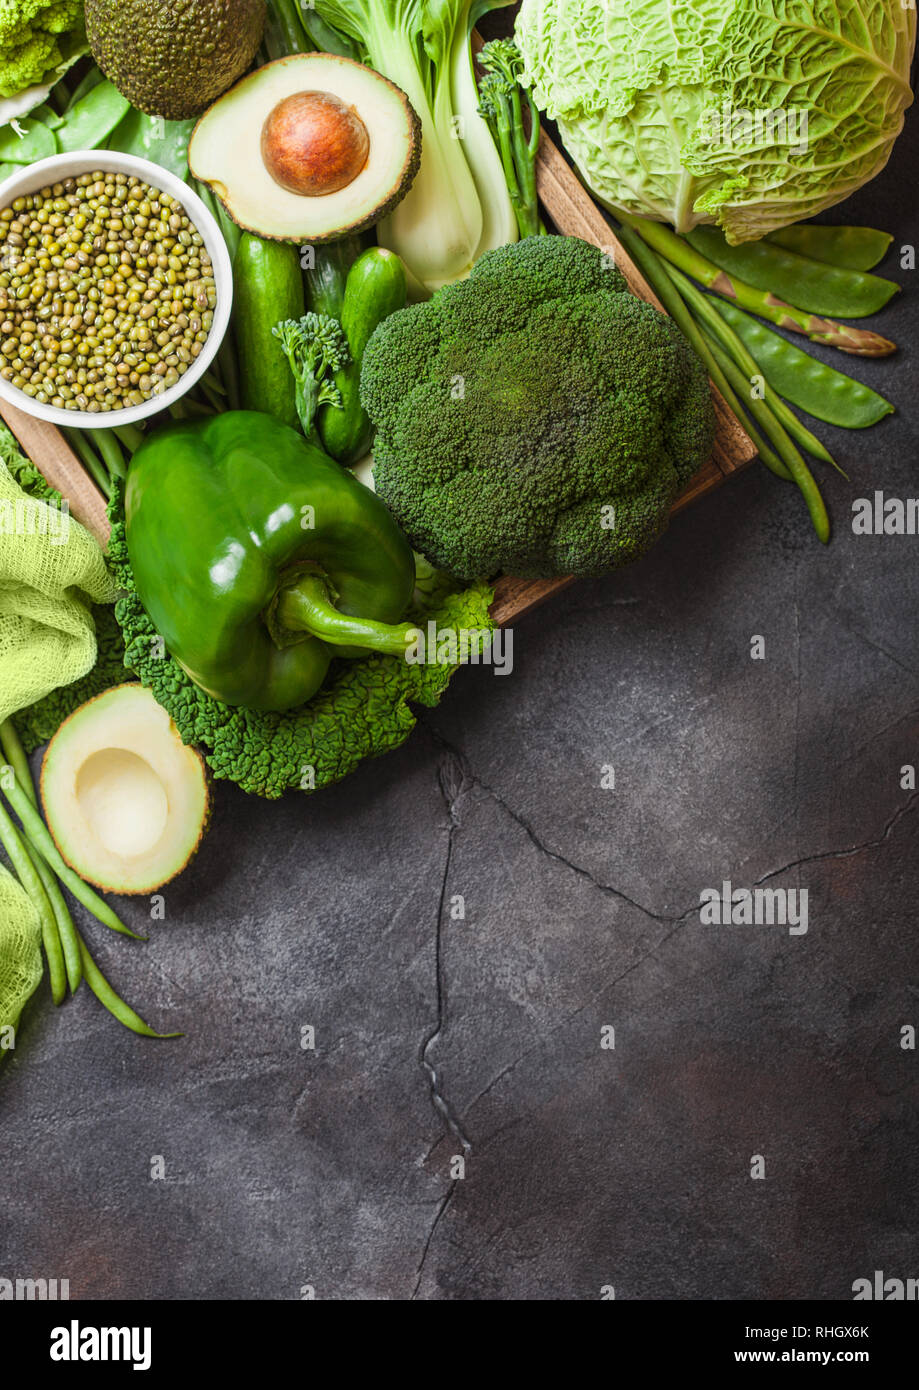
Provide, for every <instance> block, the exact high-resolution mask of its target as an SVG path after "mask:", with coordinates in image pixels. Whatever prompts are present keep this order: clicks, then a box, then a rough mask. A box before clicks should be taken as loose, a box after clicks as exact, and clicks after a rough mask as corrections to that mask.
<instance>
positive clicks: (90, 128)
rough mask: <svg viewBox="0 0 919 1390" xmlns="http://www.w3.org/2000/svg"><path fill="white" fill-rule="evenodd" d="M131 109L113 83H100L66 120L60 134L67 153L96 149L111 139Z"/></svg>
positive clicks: (58, 135) (61, 145)
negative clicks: (119, 123)
mask: <svg viewBox="0 0 919 1390" xmlns="http://www.w3.org/2000/svg"><path fill="white" fill-rule="evenodd" d="M130 105H131V103H130V102H129V101H128V100H127V99H126V98H125V97H123V96H122V95H121V93H120V92H119V91H118V89H117V88H116V87H113V86H112V84H111V82H99V83H98V84H97V85H96V86H95V87H93V89H92V91H90V92H87V94H86V96H85V97H83V99H82V101H78V102H77V104H76V106H74V108H73V109H72V110H71V111H68V112H67V115H66V116H65V117H64V122H63V124H62V125H61V127H60V129H59V130H58V132H57V138H58V143H59V145H60V147H61V150H62V151H63V153H64V154H69V153H70V152H71V151H72V150H92V149H96V147H97V146H99V145H101V144H102V142H103V141H104V140H107V139H108V137H109V136H110V135H111V133H112V131H113V130H114V129H115V127H116V125H118V122H119V121H121V120H122V119H123V118H124V116H125V115H126V114H127V112H128V110H129V108H130Z"/></svg>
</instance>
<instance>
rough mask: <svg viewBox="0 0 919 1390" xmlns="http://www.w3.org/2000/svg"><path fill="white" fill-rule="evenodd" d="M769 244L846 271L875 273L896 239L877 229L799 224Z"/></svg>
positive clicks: (777, 234)
mask: <svg viewBox="0 0 919 1390" xmlns="http://www.w3.org/2000/svg"><path fill="white" fill-rule="evenodd" d="M765 240H766V241H771V242H772V244H773V245H774V246H782V247H784V249H785V250H786V251H794V252H796V253H797V254H798V255H799V256H809V257H810V258H811V260H813V261H825V262H826V264H827V265H835V266H839V267H840V268H841V269H843V270H873V269H874V267H875V266H876V265H877V264H878V263H879V262H880V261H882V260H883V259H884V257H885V256H886V255H887V248H888V247H889V246H890V243H891V242H892V241H893V237H892V236H891V235H890V233H889V232H877V231H875V229H874V228H873V227H822V226H820V225H819V224H818V223H816V222H797V223H795V225H794V226H793V227H783V228H782V230H781V231H780V232H770V233H769V235H768V236H767V237H766V238H765Z"/></svg>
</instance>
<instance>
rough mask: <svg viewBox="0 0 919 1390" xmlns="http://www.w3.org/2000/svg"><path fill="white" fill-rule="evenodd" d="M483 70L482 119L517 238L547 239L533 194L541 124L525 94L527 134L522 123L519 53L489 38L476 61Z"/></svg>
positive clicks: (510, 44)
mask: <svg viewBox="0 0 919 1390" xmlns="http://www.w3.org/2000/svg"><path fill="white" fill-rule="evenodd" d="M478 61H479V63H480V65H481V66H482V67H483V68H484V69H485V74H486V75H485V77H484V78H483V79H482V82H481V86H480V92H481V99H482V104H481V106H480V108H479V112H480V114H481V115H482V116H483V117H484V119H485V120H486V121H487V122H488V128H489V130H490V131H491V134H492V139H493V140H494V142H495V144H496V145H497V148H498V153H499V154H500V156H501V164H502V166H503V168H504V177H505V180H506V182H507V190H508V193H509V194H510V199H511V205H512V206H513V209H514V216H515V217H516V219H517V228H518V230H519V232H520V235H521V237H528V236H540V235H544V234H545V230H546V229H545V227H544V226H543V224H542V221H541V219H540V216H539V200H538V197H537V193H536V164H535V160H536V151H537V150H538V148H539V131H540V121H539V112H538V111H537V109H536V106H535V103H534V101H533V98H532V96H531V94H530V93H529V92H527V102H528V105H529V110H530V134H529V136H528V135H527V133H526V130H525V128H524V123H523V104H522V102H521V99H520V82H519V77H520V73H521V71H522V68H523V59H522V58H521V56H520V50H519V49H518V48H517V45H516V44H515V43H514V41H513V39H493V40H492V41H491V43H487V44H485V46H484V47H483V48H482V50H481V52H480V53H479V56H478Z"/></svg>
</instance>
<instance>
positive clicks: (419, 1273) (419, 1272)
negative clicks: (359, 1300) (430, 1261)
mask: <svg viewBox="0 0 919 1390" xmlns="http://www.w3.org/2000/svg"><path fill="white" fill-rule="evenodd" d="M458 1181H459V1179H458V1178H454V1179H453V1181H452V1182H451V1183H450V1186H449V1187H448V1189H447V1191H446V1192H445V1193H444V1196H443V1200H442V1201H441V1203H440V1205H439V1206H438V1208H437V1211H436V1212H435V1213H434V1220H433V1221H432V1222H431V1229H430V1230H429V1231H428V1237H427V1240H426V1241H425V1242H424V1249H423V1250H422V1252H421V1259H420V1260H419V1261H418V1265H417V1268H416V1270H415V1287H414V1288H413V1289H412V1296H411V1299H410V1300H409V1301H410V1302H411V1303H414V1301H415V1299H416V1298H417V1297H418V1291H419V1289H420V1288H421V1281H422V1279H423V1278H424V1266H425V1264H426V1262H427V1258H428V1251H429V1250H430V1248H431V1241H432V1240H433V1239H434V1232H435V1231H436V1230H437V1227H438V1226H439V1225H440V1222H441V1218H442V1217H443V1215H444V1213H445V1211H446V1210H447V1207H448V1206H449V1205H450V1203H451V1202H452V1201H453V1194H454V1193H455V1192H456V1184H457V1182H458Z"/></svg>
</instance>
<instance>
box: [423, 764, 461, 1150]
mask: <svg viewBox="0 0 919 1390" xmlns="http://www.w3.org/2000/svg"><path fill="white" fill-rule="evenodd" d="M469 781H470V778H469V773H468V765H467V763H466V760H465V759H464V758H463V757H462V756H461V755H460V754H458V753H456V752H455V751H454V750H453V749H449V750H448V752H447V756H446V757H445V758H444V760H443V762H442V763H441V765H440V767H439V768H438V782H439V785H440V792H441V795H442V796H443V799H444V802H445V804H446V807H447V815H448V817H449V823H448V826H447V852H446V854H445V856H444V872H443V877H442V879H441V884H440V896H439V898H438V900H437V922H436V924H435V930H434V979H435V986H436V999H437V1015H436V1018H435V1020H434V1026H433V1028H431V1029H430V1031H429V1032H428V1033H427V1034H426V1035H425V1038H424V1041H423V1042H422V1044H421V1065H422V1066H423V1067H424V1070H425V1071H426V1072H427V1076H428V1082H429V1085H430V1092H431V1103H432V1104H433V1106H434V1109H435V1110H436V1111H437V1113H438V1115H439V1116H440V1118H441V1119H442V1120H443V1122H444V1124H445V1125H446V1127H447V1129H448V1130H449V1131H450V1133H452V1134H454V1135H455V1136H456V1138H457V1139H458V1140H459V1142H460V1143H461V1144H462V1146H463V1151H464V1152H465V1153H468V1152H469V1150H470V1148H471V1147H472V1146H471V1144H470V1143H469V1140H468V1138H467V1137H466V1134H465V1133H464V1131H463V1128H462V1125H461V1124H460V1122H459V1119H458V1118H457V1116H456V1114H455V1113H454V1110H453V1107H452V1105H451V1104H450V1102H449V1101H448V1100H447V1097H446V1096H445V1095H444V1093H443V1090H442V1088H441V1084H440V1078H439V1076H438V1074H437V1068H436V1067H435V1066H434V1063H433V1062H432V1061H431V1059H430V1055H429V1054H430V1052H431V1049H432V1048H433V1047H434V1045H435V1044H436V1042H437V1040H438V1038H439V1037H440V1035H441V1032H442V1031H443V1026H444V1018H445V1013H446V1004H447V988H446V979H445V976H444V965H443V921H444V906H445V904H446V900H447V885H448V882H449V878H450V866H451V864H452V862H453V842H454V837H455V835H456V831H457V829H458V827H459V824H460V815H459V809H458V808H459V803H460V801H461V799H462V797H463V794H464V792H465V790H466V786H467V784H468V783H469ZM434 1147H435V1148H436V1147H437V1146H436V1145H435V1146H434ZM431 1152H433V1150H430V1151H429V1156H430V1153H431Z"/></svg>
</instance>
